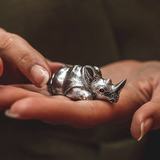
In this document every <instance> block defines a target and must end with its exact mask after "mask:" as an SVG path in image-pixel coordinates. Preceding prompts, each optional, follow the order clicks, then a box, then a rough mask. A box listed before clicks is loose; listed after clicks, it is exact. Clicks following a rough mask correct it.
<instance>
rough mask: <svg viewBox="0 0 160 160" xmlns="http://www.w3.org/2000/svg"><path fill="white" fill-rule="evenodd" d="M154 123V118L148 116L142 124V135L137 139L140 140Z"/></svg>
mask: <svg viewBox="0 0 160 160" xmlns="http://www.w3.org/2000/svg"><path fill="white" fill-rule="evenodd" d="M152 124H153V119H152V118H148V119H146V120H145V121H144V122H142V123H141V126H140V130H141V135H140V137H139V138H138V139H137V141H140V140H141V139H142V138H143V136H144V135H145V134H146V133H147V132H148V131H149V130H150V128H151V127H152Z"/></svg>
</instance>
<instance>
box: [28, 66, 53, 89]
mask: <svg viewBox="0 0 160 160" xmlns="http://www.w3.org/2000/svg"><path fill="white" fill-rule="evenodd" d="M30 74H31V77H32V78H33V80H34V82H35V85H36V86H38V87H43V86H44V85H45V84H47V82H48V80H49V78H50V74H49V72H48V71H47V70H46V69H44V68H43V67H42V66H40V65H34V66H33V67H32V68H31V71H30Z"/></svg>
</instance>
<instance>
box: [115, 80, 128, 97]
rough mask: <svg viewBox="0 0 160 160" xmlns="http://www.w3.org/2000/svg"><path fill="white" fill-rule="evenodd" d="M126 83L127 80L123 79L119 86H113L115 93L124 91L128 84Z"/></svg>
mask: <svg viewBox="0 0 160 160" xmlns="http://www.w3.org/2000/svg"><path fill="white" fill-rule="evenodd" d="M126 81H127V79H123V80H122V81H121V82H119V83H118V84H116V85H113V88H112V89H113V91H114V92H115V93H118V94H119V93H120V92H121V90H122V89H123V87H124V85H125V84H126Z"/></svg>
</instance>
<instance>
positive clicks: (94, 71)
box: [86, 66, 126, 103]
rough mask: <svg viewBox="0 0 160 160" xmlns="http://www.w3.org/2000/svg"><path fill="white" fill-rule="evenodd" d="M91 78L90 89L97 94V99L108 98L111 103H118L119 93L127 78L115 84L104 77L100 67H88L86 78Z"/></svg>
mask: <svg viewBox="0 0 160 160" xmlns="http://www.w3.org/2000/svg"><path fill="white" fill-rule="evenodd" d="M87 78H88V79H89V80H90V87H91V88H90V89H91V90H92V92H93V93H94V94H95V96H96V97H95V98H96V99H100V100H107V101H109V102H111V103H116V102H117V101H118V99H119V94H120V92H121V91H122V89H123V87H124V85H125V83H126V79H123V80H122V81H121V82H119V83H118V84H115V85H114V84H113V83H112V81H111V79H103V78H102V74H101V72H100V70H99V68H98V67H95V66H94V67H93V68H92V67H90V66H87V67H86V79H87Z"/></svg>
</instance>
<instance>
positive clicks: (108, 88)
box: [48, 65, 126, 103]
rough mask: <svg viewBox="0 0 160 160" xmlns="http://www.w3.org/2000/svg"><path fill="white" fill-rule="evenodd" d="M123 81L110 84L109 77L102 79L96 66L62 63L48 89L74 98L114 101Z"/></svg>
mask: <svg viewBox="0 0 160 160" xmlns="http://www.w3.org/2000/svg"><path fill="white" fill-rule="evenodd" d="M125 83H126V79H124V80H122V81H121V82H119V83H118V84H116V85H114V84H112V81H111V79H103V78H102V74H101V71H100V70H99V68H98V67H96V66H94V67H92V66H88V65H85V66H80V65H75V66H73V67H69V66H66V65H63V66H61V67H60V68H59V70H58V71H57V72H56V73H54V74H53V75H52V77H51V79H50V81H49V83H48V91H49V92H50V93H52V94H53V95H64V96H66V97H68V98H71V99H75V100H94V99H100V100H107V101H109V102H111V103H116V102H117V101H118V99H119V94H120V92H121V90H122V88H123V87H124V85H125Z"/></svg>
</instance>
